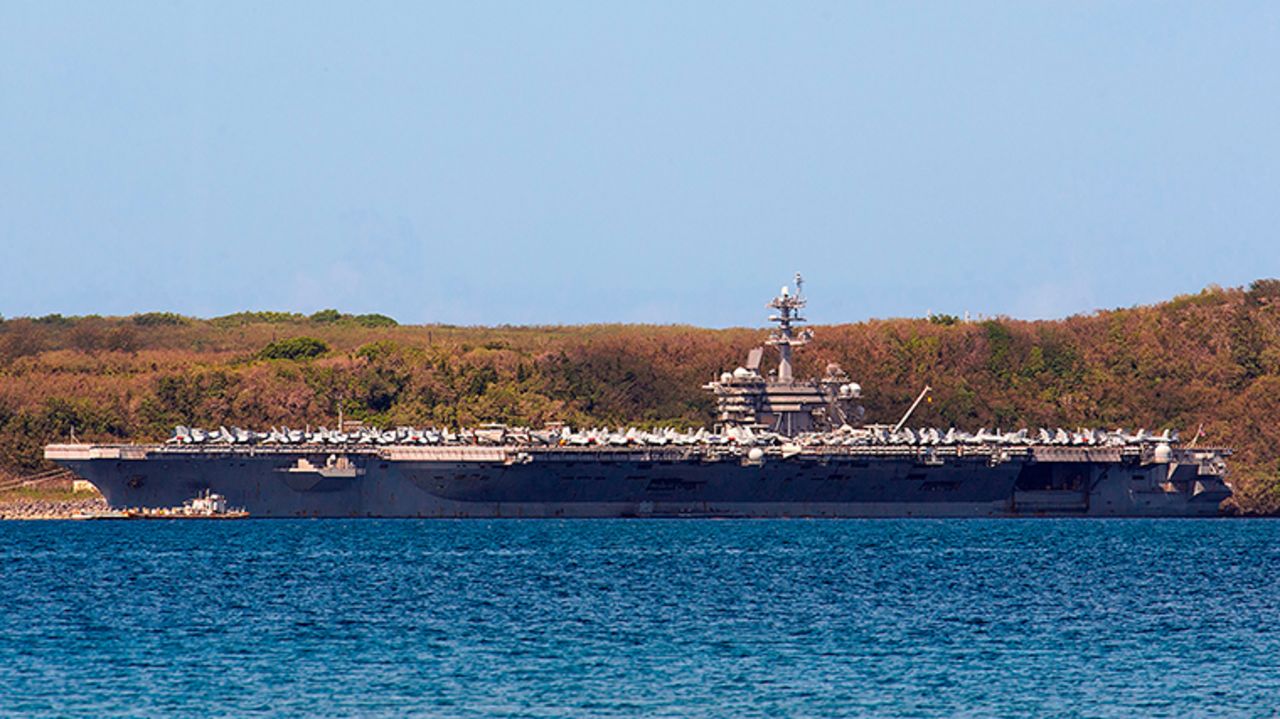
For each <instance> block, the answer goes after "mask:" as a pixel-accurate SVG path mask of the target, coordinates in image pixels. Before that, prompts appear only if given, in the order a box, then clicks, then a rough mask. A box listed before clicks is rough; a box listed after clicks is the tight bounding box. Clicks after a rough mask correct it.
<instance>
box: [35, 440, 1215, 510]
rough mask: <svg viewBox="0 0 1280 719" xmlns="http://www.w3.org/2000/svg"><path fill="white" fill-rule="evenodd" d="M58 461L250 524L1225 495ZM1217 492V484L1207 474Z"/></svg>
mask: <svg viewBox="0 0 1280 719" xmlns="http://www.w3.org/2000/svg"><path fill="white" fill-rule="evenodd" d="M301 456H310V457H311V458H312V459H314V460H315V461H316V462H317V463H318V464H323V459H324V457H323V455H302V454H299V455H293V456H272V457H261V456H259V457H254V456H238V457H221V458H191V457H175V458H165V457H154V456H153V457H151V458H148V459H145V460H118V459H87V460H64V461H60V463H61V464H63V465H65V466H67V467H69V468H71V469H72V470H74V471H75V472H76V473H78V474H79V475H81V476H83V477H84V478H86V479H88V480H89V481H91V482H93V483H94V485H96V486H97V487H98V488H99V489H100V490H101V491H102V493H103V495H104V496H105V497H106V499H107V501H108V503H109V504H110V505H111V506H112V507H171V506H177V505H181V504H182V502H183V501H185V500H187V499H190V498H191V497H193V496H196V495H197V494H199V493H200V492H202V491H205V490H212V491H213V492H217V493H219V494H222V495H225V496H226V497H227V500H228V502H229V503H230V504H231V505H232V506H237V507H244V508H245V509H247V510H248V511H249V513H250V516H252V517H482V518H494V517H998V516H1213V515H1215V514H1217V512H1218V504H1219V502H1220V501H1221V499H1222V498H1223V497H1225V496H1226V494H1228V493H1229V490H1227V489H1225V486H1222V487H1221V489H1220V490H1219V488H1217V487H1216V486H1210V484H1211V482H1210V480H1209V479H1206V480H1205V481H1204V482H1203V483H1201V484H1199V485H1197V484H1196V483H1185V484H1184V486H1183V487H1182V489H1181V490H1170V489H1169V488H1168V486H1167V485H1165V487H1164V488H1162V486H1161V485H1162V484H1164V479H1165V478H1166V477H1165V473H1166V472H1167V468H1166V467H1163V466H1154V467H1146V468H1141V469H1139V468H1133V467H1125V468H1123V470H1122V471H1121V469H1120V468H1118V467H1116V466H1114V465H1109V464H1091V465H1086V466H1081V465H1075V466H1074V467H1073V468H1072V469H1073V472H1075V474H1076V475H1081V474H1082V476H1083V480H1082V481H1079V482H1077V485H1076V486H1073V487H1070V488H1050V489H1045V488H1036V489H1031V490H1028V489H1025V488H1021V484H1020V482H1019V477H1020V476H1021V475H1020V473H1021V472H1022V470H1023V468H1024V466H1025V465H1024V464H1023V463H1022V462H1005V463H1002V464H998V465H996V466H990V465H989V464H988V463H986V462H985V461H980V460H972V461H958V462H950V463H948V464H946V465H943V466H922V465H920V464H918V463H915V462H911V461H904V460H901V459H870V460H861V461H846V462H805V461H794V460H793V461H776V462H766V463H765V464H764V465H763V466H751V465H747V466H743V465H742V464H739V463H737V462H713V463H703V462H697V461H691V462H629V461H618V462H583V461H537V462H531V463H526V464H513V465H506V464H501V463H477V462H441V461H386V460H381V459H379V458H377V457H372V456H370V457H360V458H357V459H356V465H357V468H358V470H359V473H358V474H356V475H355V476H346V477H343V476H324V475H323V474H321V473H318V472H301V473H300V472H290V471H288V469H289V468H290V467H291V466H292V465H293V463H294V462H295V461H296V459H297V458H298V457H301ZM1212 481H1213V482H1217V483H1218V484H1219V485H1221V482H1220V480H1218V479H1217V478H1213V479H1212Z"/></svg>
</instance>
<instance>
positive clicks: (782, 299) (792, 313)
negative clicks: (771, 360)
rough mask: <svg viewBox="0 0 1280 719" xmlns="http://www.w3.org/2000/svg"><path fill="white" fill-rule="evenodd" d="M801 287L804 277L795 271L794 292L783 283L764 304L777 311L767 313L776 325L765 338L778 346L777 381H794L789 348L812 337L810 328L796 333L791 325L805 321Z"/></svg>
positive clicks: (806, 342) (800, 344) (770, 343)
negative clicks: (774, 294)
mask: <svg viewBox="0 0 1280 719" xmlns="http://www.w3.org/2000/svg"><path fill="white" fill-rule="evenodd" d="M803 287H804V278H803V277H801V276H800V273H799V272H797V273H796V293H795V294H794V295H792V294H791V291H790V290H789V289H788V288H787V286H786V285H783V286H782V291H781V293H779V294H778V296H777V297H774V298H773V300H771V301H770V302H769V304H767V305H765V306H766V307H771V308H773V309H775V310H777V311H778V313H777V314H774V315H769V321H770V322H777V323H778V327H777V328H776V329H774V330H773V331H772V332H770V333H769V339H767V340H765V344H768V345H773V346H775V347H777V348H778V381H779V382H781V383H784V384H791V383H792V382H793V381H794V379H793V376H792V372H791V348H792V347H801V346H803V345H806V344H808V343H809V340H811V339H813V331H812V330H808V329H804V330H801V331H800V332H799V333H798V334H797V333H796V331H795V328H794V327H793V326H792V325H793V324H794V323H797V322H804V321H805V319H804V318H803V317H801V316H800V310H801V309H803V308H804V306H805V299H804V295H803V294H802V291H803Z"/></svg>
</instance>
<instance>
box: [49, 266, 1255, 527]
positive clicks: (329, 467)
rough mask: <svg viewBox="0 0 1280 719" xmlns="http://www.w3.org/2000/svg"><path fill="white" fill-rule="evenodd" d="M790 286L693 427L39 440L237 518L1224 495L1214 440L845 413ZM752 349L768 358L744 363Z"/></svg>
mask: <svg viewBox="0 0 1280 719" xmlns="http://www.w3.org/2000/svg"><path fill="white" fill-rule="evenodd" d="M801 290H802V285H801V282H800V277H799V276H798V275H797V277H796V283H795V291H794V292H792V291H791V290H790V289H789V288H787V287H784V288H783V289H782V291H781V293H780V294H779V295H778V296H777V297H776V298H774V299H773V300H772V301H771V302H770V303H769V305H768V306H769V307H770V308H771V309H773V310H774V314H772V316H771V317H770V320H771V321H773V322H774V323H776V327H775V329H774V330H773V331H772V332H771V334H770V335H769V337H768V339H767V340H766V343H765V346H763V347H757V348H755V349H752V350H751V351H750V352H749V354H748V357H747V362H746V364H745V365H744V366H742V367H738V368H736V369H734V370H732V371H730V372H725V373H724V374H722V375H720V376H719V377H718V378H717V379H715V380H713V381H711V382H710V383H708V384H707V385H706V386H705V387H704V389H706V390H709V391H710V392H712V393H714V395H715V397H716V401H717V423H716V424H715V425H714V427H713V428H711V429H700V430H697V431H678V430H676V429H674V428H668V429H657V430H639V429H618V430H608V429H594V430H579V431H574V430H572V429H568V428H563V427H557V428H549V429H544V430H533V429H518V428H509V427H503V426H486V427H481V428H478V429H474V430H456V431H449V430H436V429H416V428H409V427H402V428H397V429H394V430H378V429H374V428H369V427H346V428H342V429H339V430H333V431H329V430H324V429H318V430H315V431H311V430H306V431H302V430H289V429H287V428H286V429H272V430H271V431H270V432H253V431H248V430H241V429H238V428H233V429H226V428H219V429H217V430H212V431H204V430H200V429H193V428H186V427H179V428H178V429H177V431H175V433H174V436H173V438H172V439H170V440H169V441H168V442H165V443H163V444H54V445H49V446H48V447H46V448H45V457H46V458H48V459H50V460H52V461H54V462H56V463H58V464H60V465H62V466H64V467H67V468H69V469H71V470H72V471H74V472H76V473H77V474H79V475H80V476H82V477H84V478H85V479H87V480H89V481H90V482H92V483H93V484H94V485H95V486H97V487H98V489H99V490H101V492H102V493H103V495H104V496H105V497H106V500H107V502H108V504H110V505H111V506H112V507H114V508H147V507H171V506H177V505H181V504H182V503H183V502H184V501H186V500H188V499H190V498H191V497H195V496H200V495H202V494H204V493H208V492H214V493H217V494H220V495H223V496H225V497H226V498H227V501H228V502H229V503H230V504H233V505H236V506H239V507H243V508H245V509H246V510H247V511H248V512H249V515H250V516H251V517H441V518H444V517H458V518H462V517H482V518H493V517H1014V516H1129V517H1133V516H1213V515H1216V514H1217V513H1218V511H1219V505H1220V504H1221V502H1222V501H1223V500H1224V499H1226V498H1227V497H1229V496H1230V494H1231V490H1230V488H1229V486H1228V485H1227V483H1226V482H1225V476H1226V464H1225V458H1226V457H1227V456H1228V455H1229V454H1230V452H1229V450H1226V449H1223V448H1214V447H1196V446H1194V441H1193V442H1192V443H1191V446H1183V445H1182V444H1181V443H1180V442H1179V441H1178V438H1177V435H1176V434H1174V433H1170V432H1164V433H1161V434H1158V435H1156V434H1151V433H1148V432H1146V431H1138V432H1135V433H1129V432H1125V431H1122V430H1111V431H1103V430H1072V431H1068V430H1064V429H1054V430H1046V429H1041V430H1034V431H1031V430H1025V429H1024V430H1019V431H1016V432H1001V431H995V432H988V431H987V430H985V429H984V430H979V431H978V432H976V433H970V432H963V431H958V430H955V429H949V430H945V431H944V430H938V429H929V428H926V429H913V428H908V427H907V426H906V425H907V419H908V417H907V416H904V417H903V418H902V419H901V420H900V421H898V422H897V424H895V425H892V426H891V425H887V424H886V425H878V424H863V422H862V419H863V409H862V407H861V406H860V405H859V401H860V397H861V387H860V386H859V385H858V384H857V383H856V382H854V381H852V380H851V379H850V378H849V377H848V376H847V375H846V374H845V373H844V371H843V370H841V368H840V367H839V366H837V365H835V364H831V365H828V366H827V368H826V371H825V373H824V375H823V376H822V377H821V378H818V379H814V380H797V379H796V378H795V377H794V376H793V366H792V357H793V352H794V350H795V349H796V348H798V347H801V346H803V345H805V344H806V343H808V342H810V341H811V340H812V339H813V333H812V332H811V331H810V330H808V329H798V328H797V327H796V325H797V324H799V323H803V322H804V318H803V317H801V315H800V312H801V311H802V310H803V308H804V307H805V298H804V297H803V295H802V291H801ZM766 347H774V348H776V350H777V365H776V368H775V369H772V370H769V371H768V372H767V373H765V374H762V373H761V365H762V362H763V359H764V355H765V349H766ZM921 396H922V397H923V393H922V394H921ZM918 401H919V400H918V398H917V402H918ZM912 407H913V408H914V405H913V406H912ZM909 414H910V413H909V412H908V415H909Z"/></svg>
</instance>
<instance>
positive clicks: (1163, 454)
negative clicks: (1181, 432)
mask: <svg viewBox="0 0 1280 719" xmlns="http://www.w3.org/2000/svg"><path fill="white" fill-rule="evenodd" d="M1153 459H1154V460H1155V461H1156V462H1157V463H1159V464H1168V463H1169V462H1171V461H1173V448H1172V447H1170V446H1169V445H1167V444H1165V443H1164V442H1161V443H1160V444H1157V445H1156V450H1155V453H1154V457H1153Z"/></svg>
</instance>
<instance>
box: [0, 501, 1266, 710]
mask: <svg viewBox="0 0 1280 719" xmlns="http://www.w3.org/2000/svg"><path fill="white" fill-rule="evenodd" d="M0 611H2V612H3V616H2V618H0V715H3V716H15V717H18V716H20V717H66V716H86V717H89V716H91V717H112V716H148V717H150V716H199V717H204V716H228V717H243V716H270V717H274V716H386V717H392V716H396V717H398V716H424V717H437V716H438V717H592V716H600V717H613V716H627V717H632V716H634V717H786V716H797V717H829V716H868V717H877V716H883V717H1004V716H1007V717H1026V716H1044V717H1076V716H1079V717H1135V716H1137V717H1198V716H1205V717H1209V716H1226V717H1276V716H1280V522H1275V521H1224V520H1134V521H1122V520H1100V521H1095V520H1006V521H983V520H942V521H925V520H907V521H886V520H867V521H856V520H851V521H758V520H756V521H680V520H675V521H662V520H621V521H590V520H588V521H581V520H580V521H547V520H541V521H540V520H528V521H518V520H505V521H492V522H488V521H408V520H404V521H401V520H385V521H376V520H358V521H337V520H328V521H314V520H313V521H306V520H299V521H254V520H249V521H242V522H176V521H175V522H80V523H77V522H5V523H0Z"/></svg>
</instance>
